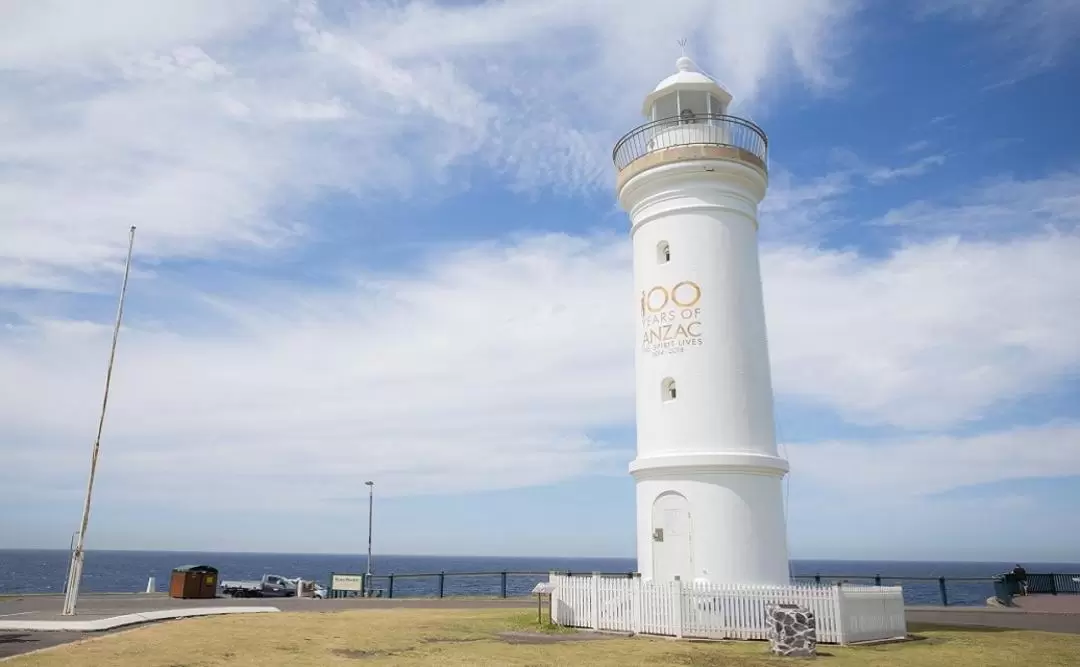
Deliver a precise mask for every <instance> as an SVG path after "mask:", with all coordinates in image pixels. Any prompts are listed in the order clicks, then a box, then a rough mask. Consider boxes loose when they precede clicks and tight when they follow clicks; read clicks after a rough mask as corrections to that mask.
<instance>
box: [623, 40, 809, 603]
mask: <svg viewBox="0 0 1080 667" xmlns="http://www.w3.org/2000/svg"><path fill="white" fill-rule="evenodd" d="M676 66H677V69H678V71H677V72H676V73H675V74H673V75H672V76H670V77H668V78H667V79H665V80H664V81H662V82H661V83H660V85H658V86H657V87H656V89H655V90H654V91H653V92H651V93H650V94H649V95H648V96H647V97H646V98H645V105H644V114H645V117H646V118H647V120H648V122H647V123H646V124H644V125H642V126H641V127H639V128H637V129H635V130H633V131H632V132H630V133H629V134H628V135H626V136H625V137H624V138H623V139H622V140H620V142H619V143H618V145H616V147H615V152H614V159H615V165H616V168H617V169H618V170H619V172H618V182H617V189H618V198H619V203H620V204H621V205H622V207H623V208H624V209H625V210H626V211H627V212H628V213H629V216H630V222H631V236H632V238H633V248H634V284H635V310H636V315H637V319H638V326H637V352H636V358H635V361H636V374H637V458H636V459H635V460H634V461H633V462H632V463H631V464H630V473H631V474H632V475H633V477H634V479H635V481H636V486H637V556H638V570H639V571H640V572H641V575H642V578H643V579H646V580H650V579H651V580H653V581H657V582H662V581H670V580H672V579H673V578H674V577H676V576H678V577H680V578H681V579H682V581H704V582H711V583H732V584H765V585H786V584H788V583H789V571H788V550H787V531H786V526H785V517H784V503H783V486H782V480H783V477H784V475H785V474H786V473H787V471H788V464H787V461H786V460H784V459H783V458H781V457H780V456H778V453H777V448H776V435H775V429H774V423H773V395H772V382H771V378H770V369H769V354H768V346H767V342H766V333H765V312H764V304H763V300H762V289H761V272H760V268H759V263H758V243H757V231H758V219H757V207H758V204H759V203H760V202H761V200H762V199H763V198H764V196H765V189H766V186H767V183H768V166H767V165H768V161H767V140H766V137H765V133H764V132H763V131H762V130H761V129H760V128H759V127H757V126H756V125H754V124H753V123H751V122H749V121H747V120H743V119H740V118H735V117H732V116H728V115H727V110H728V105H729V103H730V102H731V95H730V94H729V93H728V92H727V91H726V90H725V89H724V88H723V87H722V86H720V85H719V84H718V83H717V82H716V81H714V80H713V79H712V78H710V77H708V76H706V75H705V74H702V73H701V72H699V71H696V68H695V67H694V65H693V63H692V62H691V60H690V59H689V58H686V57H683V58H680V59H679V60H678V62H677V63H676Z"/></svg>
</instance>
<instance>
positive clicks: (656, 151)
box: [611, 114, 769, 188]
mask: <svg viewBox="0 0 1080 667" xmlns="http://www.w3.org/2000/svg"><path fill="white" fill-rule="evenodd" d="M768 146H769V140H768V138H767V137H766V136H765V131H764V130H762V129H761V128H760V127H758V126H757V125H755V124H754V123H751V122H750V121H748V120H745V119H743V118H738V117H735V116H727V115H723V114H700V115H693V114H691V115H690V116H688V117H679V118H663V119H660V120H656V121H653V122H651V123H646V124H644V125H641V126H639V127H636V128H634V129H633V130H631V131H630V132H628V133H627V134H626V135H625V136H624V137H623V138H622V139H620V140H619V143H617V144H616V145H615V150H614V151H613V152H612V156H611V157H612V160H613V161H614V163H615V168H616V169H618V170H619V179H618V184H617V187H620V188H621V187H622V185H623V184H625V183H626V182H627V181H628V180H630V179H631V178H633V177H634V176H636V175H638V174H640V173H641V172H643V171H646V170H648V169H651V168H652V167H656V166H659V165H662V164H670V163H672V162H684V161H690V160H726V161H731V162H739V163H742V164H745V165H747V166H749V167H752V168H754V169H756V170H758V171H760V172H761V173H762V174H763V175H767V174H768V170H769V169H768Z"/></svg>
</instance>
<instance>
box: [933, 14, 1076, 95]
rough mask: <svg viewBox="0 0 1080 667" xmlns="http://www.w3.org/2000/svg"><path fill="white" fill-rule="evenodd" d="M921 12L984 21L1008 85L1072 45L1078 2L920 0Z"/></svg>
mask: <svg viewBox="0 0 1080 667" xmlns="http://www.w3.org/2000/svg"><path fill="white" fill-rule="evenodd" d="M920 5H921V6H920V10H921V13H922V14H923V15H924V16H945V17H948V18H952V19H955V20H959V21H965V22H973V23H977V24H982V25H983V26H986V27H987V28H988V30H987V31H986V32H985V34H988V35H989V36H990V38H991V39H992V40H993V41H994V42H996V46H997V48H998V49H999V50H1000V52H1001V54H1002V55H1003V56H1004V57H1003V58H1002V60H1003V61H1006V64H1004V65H1003V66H1002V67H1001V68H1000V74H1001V76H1002V77H1004V78H1003V79H1002V80H1000V81H998V82H996V83H995V85H1007V84H1009V83H1013V82H1015V81H1017V80H1019V79H1022V78H1025V77H1027V76H1030V75H1032V74H1035V73H1037V72H1039V71H1042V70H1044V69H1046V68H1048V67H1050V66H1052V65H1054V64H1056V63H1057V62H1059V60H1060V59H1061V57H1062V56H1063V55H1065V54H1066V53H1067V52H1069V51H1070V50H1072V49H1075V47H1076V44H1077V39H1078V38H1080V3H1077V2H1076V1H1075V0H921V2H920Z"/></svg>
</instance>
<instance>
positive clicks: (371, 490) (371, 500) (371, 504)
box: [364, 481, 375, 597]
mask: <svg viewBox="0 0 1080 667" xmlns="http://www.w3.org/2000/svg"><path fill="white" fill-rule="evenodd" d="M364 484H366V485H367V488H368V515H367V571H366V573H365V574H364V597H368V596H369V595H370V588H371V583H370V582H371V519H372V517H373V516H374V515H375V482H371V481H368V482H364Z"/></svg>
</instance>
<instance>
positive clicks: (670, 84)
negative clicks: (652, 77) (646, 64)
mask: <svg viewBox="0 0 1080 667" xmlns="http://www.w3.org/2000/svg"><path fill="white" fill-rule="evenodd" d="M675 68H676V69H677V70H678V71H677V72H675V73H674V74H672V75H671V76H669V77H667V78H666V79H664V80H663V81H661V82H660V83H658V84H657V85H656V88H653V91H652V92H651V93H649V94H648V96H646V98H645V103H644V105H643V106H642V109H643V111H642V113H644V114H645V115H646V116H648V115H649V113H650V110H651V109H652V106H653V103H654V102H655V101H656V100H657V99H659V98H661V97H663V96H665V95H669V94H671V93H674V92H675V91H677V90H703V91H708V92H710V93H712V94H714V95H716V96H717V97H719V98H720V99H721V100H723V102H724V104H727V103H728V102H730V101H731V93H729V92H728V90H727V89H726V88H724V86H722V85H720V83H719V82H718V81H717V80H716V79H714V78H712V77H711V76H709V75H708V74H705V73H703V72H701V71H699V70H698V68H697V67H696V66H695V65H694V61H693V60H690V59H689V58H687V57H686V56H682V57H681V58H679V59H678V60H676V61H675Z"/></svg>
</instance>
